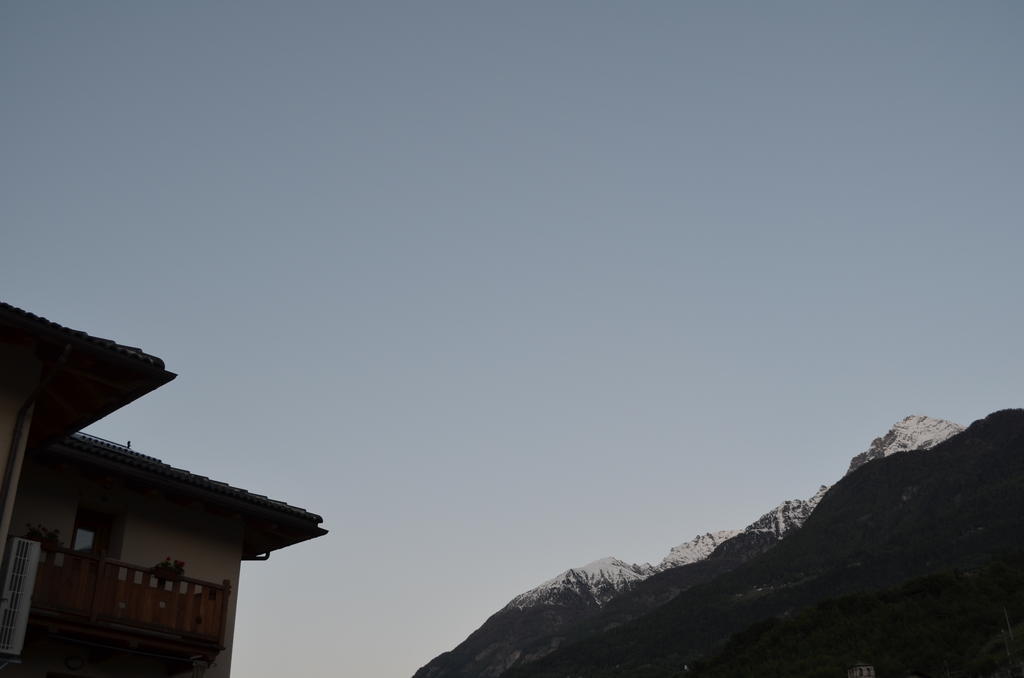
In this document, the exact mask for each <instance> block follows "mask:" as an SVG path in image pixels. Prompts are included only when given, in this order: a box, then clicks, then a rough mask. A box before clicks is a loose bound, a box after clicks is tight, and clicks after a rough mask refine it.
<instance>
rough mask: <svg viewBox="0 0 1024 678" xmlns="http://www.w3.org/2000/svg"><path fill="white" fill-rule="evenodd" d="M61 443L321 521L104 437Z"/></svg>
mask: <svg viewBox="0 0 1024 678" xmlns="http://www.w3.org/2000/svg"><path fill="white" fill-rule="evenodd" d="M64 444H65V445H67V446H68V447H72V448H74V449H76V450H80V451H82V452H85V453H86V454H88V455H91V456H93V457H96V458H99V459H107V460H110V461H113V462H114V463H116V464H124V465H125V466H130V467H134V468H137V469H140V470H143V471H146V472H148V473H153V474H156V475H158V476H162V477H164V478H167V479H169V480H172V481H176V482H178V483H182V484H185V485H191V486H194V487H197V488H201V489H204V490H208V491H210V492H213V493H215V494H220V495H223V496H225V497H230V498H231V499H236V500H239V501H242V502H245V503H247V504H252V505H253V506H259V507H262V508H265V509H270V510H272V511H277V512H280V513H283V514H286V515H288V516H291V517H293V518H298V519H300V520H304V521H309V522H311V523H314V524H320V523H322V522H323V520H324V519H323V518H321V517H320V516H318V515H317V514H315V513H310V512H309V511H307V510H306V509H303V508H299V507H298V506H292V505H291V504H286V503H285V502H283V501H278V500H276V499H271V498H270V497H267V496H265V495H262V494H256V493H255V492H249V491H248V490H244V489H242V488H240V487H234V486H232V485H228V484H227V483H222V482H220V481H219V480H213V479H212V478H208V477H206V476H201V475H199V474H196V473H192V472H191V471H186V470H185V469H180V468H176V467H174V466H171V465H170V464H167V463H165V462H163V461H161V460H160V459H157V458H156V457H151V456H149V455H147V454H141V453H139V452H136V451H135V450H133V449H130V448H128V447H125V446H124V445H120V444H118V443H115V442H111V441H109V440H104V439H103V438H98V437H96V436H91V435H88V434H86V433H75V434H73V435H72V436H70V437H69V438H68V439H67V440H65V441H64Z"/></svg>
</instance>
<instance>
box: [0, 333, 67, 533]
mask: <svg viewBox="0 0 1024 678" xmlns="http://www.w3.org/2000/svg"><path fill="white" fill-rule="evenodd" d="M70 355H71V344H65V345H64V350H63V351H61V353H60V357H58V358H57V362H56V363H55V364H54V365H53V367H52V368H50V372H49V373H48V374H47V375H46V376H44V377H43V378H42V379H41V380H40V381H39V383H38V384H36V387H35V389H33V391H32V393H30V394H29V396H28V398H26V399H25V402H24V403H22V405H21V409H19V410H18V416H17V418H16V419H15V420H14V430H13V431H12V433H11V449H10V451H9V452H8V454H7V463H6V464H5V465H4V475H3V478H2V479H0V525H2V524H3V523H4V521H6V520H7V500H8V498H9V497H10V495H11V486H12V485H13V483H14V468H15V466H16V465H17V461H18V451H19V450H20V449H21V443H22V439H23V438H24V437H25V432H26V428H27V427H26V423H27V422H28V413H29V412H30V411H31V410H32V406H33V405H35V403H36V400H38V399H39V396H41V395H42V394H43V392H44V391H46V388H47V387H48V386H49V385H50V382H51V381H53V378H54V377H56V376H57V373H58V372H60V371H61V369H63V367H64V365H65V364H66V363H67V361H68V356H70Z"/></svg>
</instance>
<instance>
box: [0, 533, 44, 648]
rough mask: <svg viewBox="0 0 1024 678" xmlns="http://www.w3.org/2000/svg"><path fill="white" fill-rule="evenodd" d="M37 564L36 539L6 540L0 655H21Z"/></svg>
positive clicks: (0, 607) (13, 538) (0, 618)
mask: <svg viewBox="0 0 1024 678" xmlns="http://www.w3.org/2000/svg"><path fill="white" fill-rule="evenodd" d="M38 567H39V542H37V541H33V540H31V539H21V538H20V537H11V538H10V539H8V540H7V552H6V554H5V555H4V565H3V574H2V576H3V590H2V591H0V654H6V655H19V654H21V646H22V645H24V643H25V627H27V626H28V613H29V610H30V609H31V607H32V589H33V588H35V585H36V569H38Z"/></svg>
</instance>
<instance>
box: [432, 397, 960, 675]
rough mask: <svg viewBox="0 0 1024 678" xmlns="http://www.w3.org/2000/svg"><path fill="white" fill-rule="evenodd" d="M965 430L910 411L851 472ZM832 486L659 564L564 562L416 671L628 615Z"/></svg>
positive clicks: (547, 645)
mask: <svg viewBox="0 0 1024 678" xmlns="http://www.w3.org/2000/svg"><path fill="white" fill-rule="evenodd" d="M962 430H963V427H962V426H959V425H958V424H955V423H953V422H948V421H945V420H941V419H933V418H931V417H925V416H923V415H911V416H908V417H906V418H904V419H903V420H901V421H899V422H897V423H896V424H895V425H894V426H893V427H892V428H891V429H890V430H889V431H888V432H887V433H886V434H884V435H882V436H879V437H878V438H875V439H874V440H873V441H872V443H871V445H870V446H869V448H868V450H866V451H865V452H862V453H860V454H858V455H856V456H854V457H853V458H852V459H851V470H850V471H847V475H849V474H850V473H851V472H852V471H853V470H854V469H855V468H859V467H860V466H863V465H864V464H866V463H868V462H869V461H872V460H874V459H878V458H885V457H888V456H891V455H893V454H896V453H900V452H905V451H907V449H909V448H913V447H914V446H915V445H920V446H921V447H925V446H927V447H934V446H935V445H937V444H938V443H939V442H941V440H940V438H942V436H943V435H946V437H947V438H948V437H949V436H951V435H955V433H957V432H959V431H962ZM858 460H860V461H859V462H858ZM844 477H845V476H844ZM828 490H829V486H828V485H821V486H820V487H819V489H818V491H817V492H816V493H815V494H814V495H812V496H811V497H810V498H808V499H792V500H787V501H784V502H782V503H781V504H779V505H777V506H776V507H774V508H773V509H771V510H769V511H768V512H766V513H764V514H763V515H761V516H760V517H758V518H757V519H756V520H755V521H753V522H752V523H750V524H749V525H747V526H746V527H745V528H743V529H742V530H722V531H718V532H707V533H704V534H700V535H697V536H696V537H694V538H693V539H691V540H690V541H688V542H684V543H683V544H680V545H678V546H675V547H673V548H672V549H671V550H670V551H669V554H668V555H666V556H665V558H663V559H662V561H661V562H660V563H658V564H657V565H650V564H648V563H643V564H631V563H627V562H625V561H623V560H621V559H619V558H616V557H613V556H609V557H607V558H603V559H600V560H597V561H594V562H592V563H588V564H586V565H583V566H580V567H576V568H570V569H568V570H565V571H563V572H562V573H560V574H559V575H557V576H555V577H553V578H552V579H549V580H547V581H545V582H544V583H542V584H540V585H539V586H537V587H534V588H533V589H530V590H528V591H525V592H523V593H521V594H519V595H517V596H515V597H514V598H513V599H512V600H511V601H510V602H509V603H508V604H507V605H506V606H505V607H504V608H502V609H501V610H499V611H498V612H496V613H495V614H493V615H492V616H491V617H490V618H488V619H487V620H486V621H485V622H484V624H483V625H481V627H480V628H478V629H477V630H476V631H474V632H473V634H471V635H470V636H469V637H468V638H467V639H466V640H465V641H463V642H462V643H460V644H459V645H458V646H456V647H455V648H454V649H453V650H451V651H449V652H445V653H442V654H441V655H438V656H437V657H435V658H434V659H433V660H431V661H430V662H429V663H428V664H426V665H425V666H423V667H422V668H420V669H419V670H418V671H417V672H416V674H415V676H414V678H447V677H449V676H460V677H467V678H468V677H469V676H481V677H485V678H495V677H496V676H499V675H501V674H502V673H503V672H504V671H506V670H508V669H509V668H511V667H512V666H517V665H522V664H525V663H528V662H530V661H535V660H536V659H539V658H540V657H543V656H545V655H547V654H549V653H550V652H553V651H555V650H557V649H558V648H559V647H561V646H562V645H563V643H566V642H570V641H576V640H579V639H580V637H581V636H584V635H586V634H587V633H592V632H597V631H600V630H602V629H609V628H613V627H616V626H619V625H622V624H625V623H628V622H629V621H631V620H632V619H635V618H636V617H638V616H641V615H643V614H646V613H647V612H649V611H650V610H651V609H654V608H656V607H657V606H659V605H663V604H665V603H666V602H668V600H670V599H671V598H672V597H673V596H675V595H677V594H678V593H680V592H681V591H684V590H686V589H688V588H690V587H692V586H695V585H698V584H701V583H704V582H706V581H708V580H710V579H713V578H715V577H717V576H720V575H721V574H723V573H725V572H728V571H731V570H732V569H734V568H735V567H738V566H739V565H741V564H742V563H744V562H746V561H748V560H750V559H752V558H754V557H756V556H758V555H760V554H762V553H764V552H766V551H768V550H770V549H771V548H773V547H774V546H775V545H776V544H777V543H779V542H780V541H781V540H782V539H783V538H784V537H786V535H787V534H790V533H792V532H793V531H795V530H798V529H799V528H800V527H801V526H802V525H803V524H804V522H805V521H806V520H807V519H808V518H809V516H810V515H811V514H812V513H813V512H814V510H815V508H816V507H817V506H818V504H819V503H820V502H821V500H822V498H823V497H824V496H825V495H826V493H827V492H828Z"/></svg>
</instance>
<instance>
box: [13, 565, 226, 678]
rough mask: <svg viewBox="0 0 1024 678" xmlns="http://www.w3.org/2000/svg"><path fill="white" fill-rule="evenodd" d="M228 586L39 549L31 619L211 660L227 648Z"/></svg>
mask: <svg viewBox="0 0 1024 678" xmlns="http://www.w3.org/2000/svg"><path fill="white" fill-rule="evenodd" d="M230 589H231V587H230V582H228V581H227V580H225V581H224V582H222V583H220V584H215V583H213V582H207V581H201V580H198V579H190V578H188V577H177V578H171V579H163V578H160V577H158V576H157V575H155V574H154V573H153V572H152V568H149V567H142V566H139V565H132V564H131V563H124V562H120V561H117V560H111V559H108V558H104V557H97V556H93V555H88V554H83V553H76V552H75V551H71V550H68V549H59V548H58V549H44V550H43V552H42V557H41V559H40V562H39V570H38V572H37V573H36V583H35V591H34V592H33V594H32V614H31V616H30V619H29V621H30V623H31V624H32V625H34V626H36V627H44V628H45V629H46V630H47V631H48V632H49V633H50V634H62V635H67V636H72V637H77V638H80V639H84V640H87V641H90V642H103V643H104V644H106V645H108V646H115V647H117V646H124V647H129V648H145V649H147V650H150V651H156V652H160V653H162V654H165V655H167V656H168V657H181V658H182V660H186V659H188V658H194V657H202V658H204V659H207V660H212V659H213V658H214V657H215V656H216V655H217V653H218V652H220V651H221V650H222V649H224V632H225V625H226V622H227V614H228V605H227V603H228V595H229V594H230V592H231V591H230Z"/></svg>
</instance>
